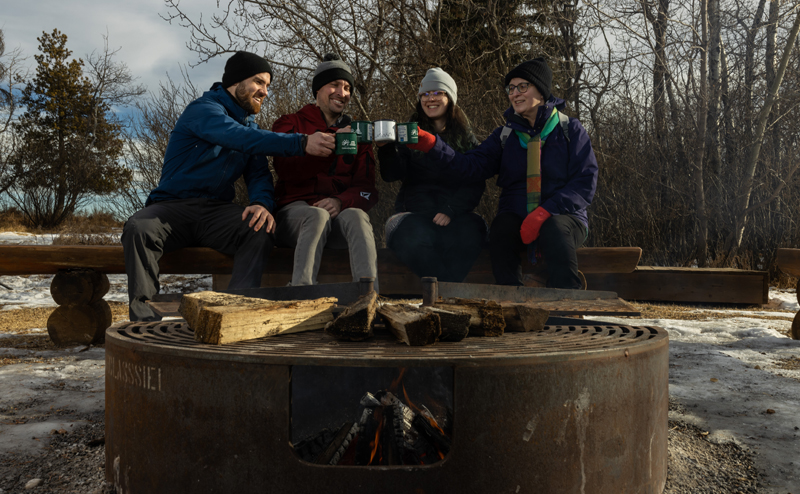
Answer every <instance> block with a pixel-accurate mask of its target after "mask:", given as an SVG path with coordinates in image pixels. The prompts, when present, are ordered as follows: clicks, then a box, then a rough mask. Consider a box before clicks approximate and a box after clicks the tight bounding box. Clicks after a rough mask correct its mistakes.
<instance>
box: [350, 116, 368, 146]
mask: <svg viewBox="0 0 800 494" xmlns="http://www.w3.org/2000/svg"><path fill="white" fill-rule="evenodd" d="M350 127H351V128H352V129H353V132H355V133H356V134H358V143H359V144H369V143H371V142H372V122H368V121H366V120H354V121H352V122H350Z"/></svg>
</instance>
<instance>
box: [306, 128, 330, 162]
mask: <svg viewBox="0 0 800 494" xmlns="http://www.w3.org/2000/svg"><path fill="white" fill-rule="evenodd" d="M334 149H336V139H335V138H334V137H333V134H326V133H324V132H315V133H313V134H311V135H309V136H308V140H307V141H306V154H308V155H311V156H321V157H323V158H324V157H326V156H330V155H331V153H332V152H333V150H334Z"/></svg>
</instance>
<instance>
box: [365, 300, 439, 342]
mask: <svg viewBox="0 0 800 494" xmlns="http://www.w3.org/2000/svg"><path fill="white" fill-rule="evenodd" d="M378 313H379V314H380V315H381V316H383V318H384V319H385V320H386V322H388V323H389V329H391V331H392V333H394V335H395V337H397V339H398V340H400V341H402V342H403V343H405V344H406V345H410V346H426V345H433V344H434V343H436V340H437V338H438V337H439V335H440V334H442V325H441V322H440V319H439V315H438V314H436V313H435V312H429V311H426V310H423V309H421V308H417V307H414V306H413V305H407V304H396V305H388V304H384V305H382V306H381V307H379V308H378Z"/></svg>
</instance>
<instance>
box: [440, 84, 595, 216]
mask: <svg viewBox="0 0 800 494" xmlns="http://www.w3.org/2000/svg"><path fill="white" fill-rule="evenodd" d="M553 107H556V108H558V109H559V110H563V108H564V100H562V99H560V98H556V97H554V96H551V97H550V99H549V100H548V101H547V102H546V103H545V104H544V105H542V107H540V108H539V113H538V115H537V116H536V123H535V125H534V126H533V127H532V128H531V127H530V124H529V123H528V121H527V120H526V119H524V118H521V117H519V116H518V115H515V114H514V110H513V108H509V109H508V110H506V112H505V113H504V114H503V116H504V117H505V118H506V125H508V126H509V127H511V128H512V129H514V130H518V131H521V132H526V133H528V134H530V135H532V136H534V135H536V134H538V133H539V132H540V131H541V129H542V128H543V127H544V124H545V122H546V121H547V118H548V117H549V116H550V114H551V113H552V111H553ZM502 131H503V127H498V128H496V129H495V130H494V132H492V134H491V135H490V136H489V137H487V138H486V140H485V141H483V142H482V143H481V144H480V146H478V147H477V148H475V149H473V150H471V151H468V152H466V153H464V154H461V153H458V152H456V151H454V150H453V149H452V148H451V147H450V146H448V145H447V144H446V143H445V142H444V141H443V140H441V139H439V138H438V137H437V139H436V144H435V145H434V146H433V148H432V149H431V150H430V151H429V152H428V153H427V155H426V157H427V159H428V160H430V161H432V162H437V163H439V166H444V167H445V169H446V170H447V171H449V172H451V173H453V175H454V176H458V177H459V178H460V179H462V180H465V181H468V180H484V179H487V178H491V177H493V176H494V175H497V185H498V186H499V187H500V188H501V189H502V192H501V193H500V205H499V207H498V210H497V212H498V213H503V212H512V213H516V214H517V215H519V216H520V217H521V218H525V217H526V216H527V215H528V210H527V190H526V175H527V150H526V149H525V148H523V147H522V146H521V145H520V142H519V137H517V134H516V133H515V132H512V133H511V135H509V136H508V139H507V140H506V145H505V148H503V146H502V145H501V143H500V134H501V132H502ZM596 188H597V159H596V158H595V156H594V151H592V143H591V142H590V140H589V134H588V133H587V132H586V129H584V128H583V126H582V125H581V123H580V122H579V121H578V120H577V119H575V118H570V119H569V143H567V140H566V139H565V138H564V133H563V131H562V129H561V126H560V125H556V128H555V129H553V131H552V132H551V133H550V135H548V136H547V139H546V140H545V144H544V146H543V147H542V203H541V204H540V206H542V207H543V208H544V209H546V210H547V212H549V213H550V214H552V215H556V214H571V215H574V216H575V217H577V218H578V219H579V220H580V221H581V222H582V223H583V224H584V225H586V227H587V228H588V226H589V219H588V216H587V213H586V208H587V207H588V206H589V205H590V204H591V203H592V199H593V198H594V193H595V190H596Z"/></svg>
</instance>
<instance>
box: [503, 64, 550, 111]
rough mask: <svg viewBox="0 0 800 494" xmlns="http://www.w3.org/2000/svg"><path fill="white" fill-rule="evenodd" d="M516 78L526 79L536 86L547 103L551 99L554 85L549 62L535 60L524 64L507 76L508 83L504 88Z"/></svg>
mask: <svg viewBox="0 0 800 494" xmlns="http://www.w3.org/2000/svg"><path fill="white" fill-rule="evenodd" d="M515 77H519V78H521V79H525V80H526V81H528V82H530V83H532V84H533V85H534V86H536V89H538V90H539V92H540V93H542V96H543V97H544V99H545V101H547V100H548V99H549V98H550V86H552V84H553V71H552V70H550V67H548V66H547V62H546V61H545V59H544V58H541V57H539V58H534V59H533V60H528V61H527V62H522V63H521V64H519V65H517V66H516V67H514V68H513V69H512V70H511V72H509V73H508V74H506V83H505V84H504V86H508V83H509V82H511V79H513V78H515Z"/></svg>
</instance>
